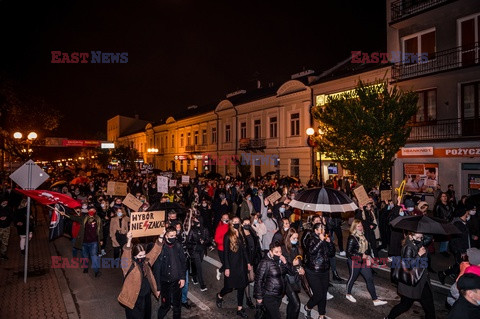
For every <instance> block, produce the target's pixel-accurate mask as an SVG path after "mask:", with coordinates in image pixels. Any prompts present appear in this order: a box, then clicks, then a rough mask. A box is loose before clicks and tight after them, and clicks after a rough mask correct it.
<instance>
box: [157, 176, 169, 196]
mask: <svg viewBox="0 0 480 319" xmlns="http://www.w3.org/2000/svg"><path fill="white" fill-rule="evenodd" d="M157 192H159V193H164V194H165V193H168V177H165V176H157Z"/></svg>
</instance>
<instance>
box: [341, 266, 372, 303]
mask: <svg viewBox="0 0 480 319" xmlns="http://www.w3.org/2000/svg"><path fill="white" fill-rule="evenodd" d="M347 265H348V271H349V273H350V277H349V278H348V281H347V294H348V295H350V294H351V293H352V287H353V284H354V283H355V281H356V280H357V278H358V276H359V275H360V274H361V275H362V277H363V279H365V283H366V284H367V290H368V292H369V293H370V297H372V300H377V299H378V298H377V292H376V291H375V285H374V284H373V272H372V268H370V267H365V263H362V264H359V263H356V265H355V267H352V266H353V261H352V260H351V259H350V258H348V260H347ZM352 268H353V269H352Z"/></svg>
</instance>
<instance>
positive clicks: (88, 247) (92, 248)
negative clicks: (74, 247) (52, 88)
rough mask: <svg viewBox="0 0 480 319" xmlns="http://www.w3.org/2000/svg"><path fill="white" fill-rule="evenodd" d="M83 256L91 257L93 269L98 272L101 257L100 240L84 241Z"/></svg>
mask: <svg viewBox="0 0 480 319" xmlns="http://www.w3.org/2000/svg"><path fill="white" fill-rule="evenodd" d="M82 257H83V258H89V257H90V259H91V261H92V269H93V271H94V272H96V273H97V272H98V268H99V267H100V258H98V242H93V243H83V245H82Z"/></svg>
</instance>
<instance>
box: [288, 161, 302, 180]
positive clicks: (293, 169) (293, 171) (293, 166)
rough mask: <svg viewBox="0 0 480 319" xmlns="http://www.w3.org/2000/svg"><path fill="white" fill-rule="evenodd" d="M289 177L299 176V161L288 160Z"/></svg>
mask: <svg viewBox="0 0 480 319" xmlns="http://www.w3.org/2000/svg"><path fill="white" fill-rule="evenodd" d="M290 176H293V177H299V176H300V159H298V158H292V159H291V160H290Z"/></svg>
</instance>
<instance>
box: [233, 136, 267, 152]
mask: <svg viewBox="0 0 480 319" xmlns="http://www.w3.org/2000/svg"><path fill="white" fill-rule="evenodd" d="M239 144H240V145H239V148H240V149H241V150H245V149H263V148H266V142H265V139H264V138H254V139H252V138H242V139H241V140H240V143H239Z"/></svg>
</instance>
